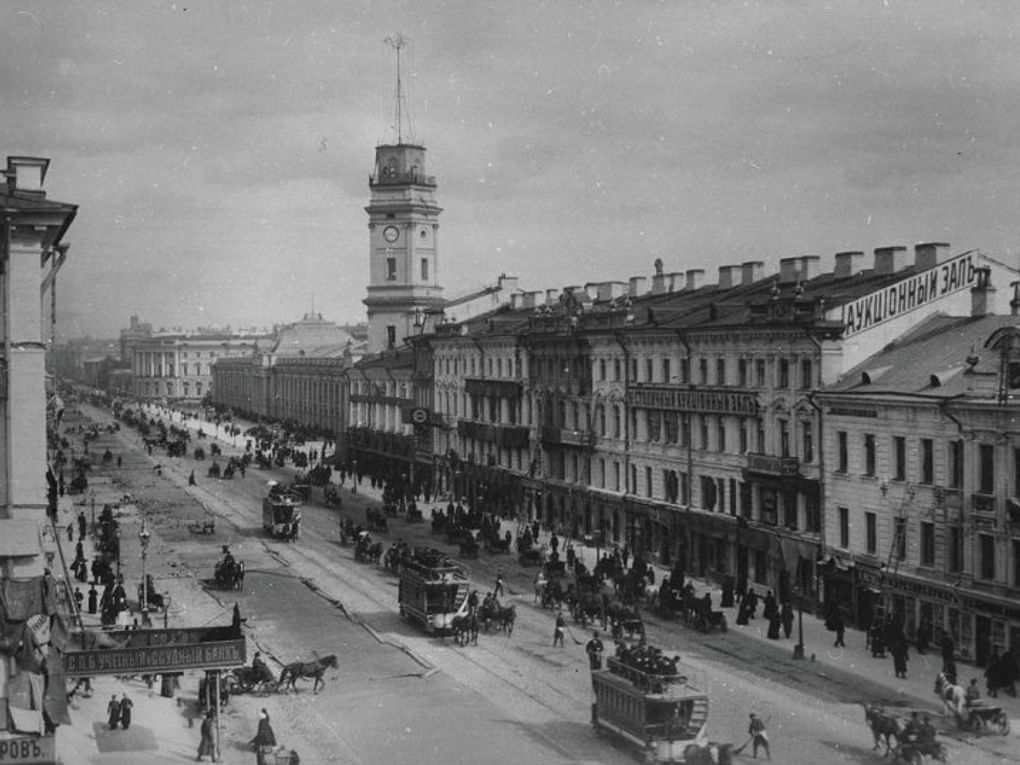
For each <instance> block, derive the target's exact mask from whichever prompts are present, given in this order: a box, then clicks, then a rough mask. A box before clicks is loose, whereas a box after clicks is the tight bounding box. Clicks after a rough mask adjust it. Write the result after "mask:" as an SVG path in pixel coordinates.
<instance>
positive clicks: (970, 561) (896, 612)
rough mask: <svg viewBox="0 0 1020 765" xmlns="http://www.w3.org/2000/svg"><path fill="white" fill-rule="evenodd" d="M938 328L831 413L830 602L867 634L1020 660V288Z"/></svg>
mask: <svg viewBox="0 0 1020 765" xmlns="http://www.w3.org/2000/svg"><path fill="white" fill-rule="evenodd" d="M992 288H993V285H992V284H991V283H990V282H989V281H988V275H987V272H984V271H982V272H980V278H979V280H978V282H977V283H976V284H975V286H974V287H973V288H972V289H971V290H970V292H971V296H972V299H973V306H972V311H971V313H970V314H969V315H963V316H944V315H939V316H932V317H930V318H928V319H927V320H926V321H925V322H922V323H921V324H919V325H918V326H917V327H915V328H914V329H913V331H911V332H910V333H908V334H906V335H905V336H904V337H902V338H901V339H900V340H898V341H896V342H894V343H892V344H890V345H889V346H888V347H886V348H885V349H883V350H882V351H881V352H879V353H877V354H875V355H873V356H871V357H869V358H868V359H866V360H864V361H862V362H861V363H860V364H858V365H857V366H856V367H855V368H854V369H852V370H850V371H849V373H848V374H847V375H846V376H845V377H844V378H843V379H842V380H841V381H840V382H838V383H837V384H835V385H833V386H831V387H829V388H828V389H826V390H823V391H821V392H820V393H819V394H818V397H817V400H818V402H819V405H820V406H821V407H822V409H823V413H824V414H823V416H824V422H825V433H824V450H825V454H826V461H825V475H824V480H825V486H826V507H825V515H826V519H825V529H826V533H825V537H826V538H825V546H826V550H827V557H826V560H825V565H824V566H823V568H822V576H823V582H824V600H825V601H826V602H827V603H829V604H837V605H838V606H839V607H840V608H841V610H842V611H843V612H844V618H845V619H846V620H847V621H848V622H852V623H856V624H858V625H859V626H862V627H867V626H869V625H870V624H871V622H872V620H874V619H881V618H882V617H884V616H885V615H888V616H890V617H891V618H893V619H898V620H900V621H902V623H903V625H904V628H905V631H906V632H907V634H908V635H909V636H913V635H914V633H915V631H916V628H917V626H918V625H919V624H921V623H926V624H927V625H928V626H929V627H930V628H931V629H932V630H933V634H934V635H935V636H937V635H938V634H939V632H940V630H942V629H945V630H947V631H948V632H949V634H950V636H951V637H952V638H953V641H954V643H955V645H956V649H957V652H958V654H959V655H960V656H962V657H964V658H965V659H969V660H973V661H975V662H976V663H977V664H978V666H984V665H985V663H986V661H987V659H988V657H989V655H990V652H991V650H992V649H993V648H996V649H998V650H999V651H1000V652H1001V651H1003V650H1005V649H1006V648H1008V647H1011V646H1012V647H1013V648H1015V649H1017V650H1020V606H1018V604H1020V316H1018V312H1020V293H1018V292H1017V291H1016V290H1017V289H1018V288H1020V283H1016V282H1014V284H1013V288H1014V294H1013V299H1012V311H1011V312H1010V313H1007V314H1006V315H993V314H990V313H989V308H990V307H991V300H990V292H991V290H992Z"/></svg>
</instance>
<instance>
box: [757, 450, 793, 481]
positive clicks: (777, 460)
mask: <svg viewBox="0 0 1020 765" xmlns="http://www.w3.org/2000/svg"><path fill="white" fill-rule="evenodd" d="M745 469H746V470H747V472H748V473H752V474H754V475H759V476H768V477H770V478H796V477H797V476H799V475H800V460H798V459H797V458H796V457H773V456H772V455H769V454H748V455H747V466H746V468H745Z"/></svg>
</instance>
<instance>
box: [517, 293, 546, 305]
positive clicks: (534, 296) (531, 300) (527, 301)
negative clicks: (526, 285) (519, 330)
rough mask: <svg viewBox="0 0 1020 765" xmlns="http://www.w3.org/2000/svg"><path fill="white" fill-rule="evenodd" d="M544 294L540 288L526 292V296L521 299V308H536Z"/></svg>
mask: <svg viewBox="0 0 1020 765" xmlns="http://www.w3.org/2000/svg"><path fill="white" fill-rule="evenodd" d="M541 294H542V292H541V291H540V290H535V291H533V292H525V293H524V298H523V299H522V300H521V308H534V307H535V306H536V305H538V298H539V296H540V295H541Z"/></svg>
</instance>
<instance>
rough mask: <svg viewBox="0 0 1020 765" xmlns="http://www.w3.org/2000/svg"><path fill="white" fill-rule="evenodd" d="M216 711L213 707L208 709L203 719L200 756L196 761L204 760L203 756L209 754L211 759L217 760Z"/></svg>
mask: <svg viewBox="0 0 1020 765" xmlns="http://www.w3.org/2000/svg"><path fill="white" fill-rule="evenodd" d="M214 715H215V712H214V711H213V710H212V709H208V710H206V713H205V718H204V719H203V720H202V740H201V741H200V742H199V743H198V756H197V757H195V761H196V762H202V758H203V757H205V756H206V755H209V759H210V760H213V761H215V760H216V739H215V738H214V736H215V729H216V721H215V718H214Z"/></svg>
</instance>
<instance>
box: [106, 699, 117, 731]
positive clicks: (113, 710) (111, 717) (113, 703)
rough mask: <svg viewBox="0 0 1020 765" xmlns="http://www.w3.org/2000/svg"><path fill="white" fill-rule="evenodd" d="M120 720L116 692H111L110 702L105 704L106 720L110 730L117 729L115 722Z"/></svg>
mask: <svg viewBox="0 0 1020 765" xmlns="http://www.w3.org/2000/svg"><path fill="white" fill-rule="evenodd" d="M119 721H120V702H119V701H118V700H117V694H116V693H115V694H113V695H112V696H111V697H110V703H109V704H107V705H106V722H107V724H108V725H109V726H110V730H117V723H118V722H119Z"/></svg>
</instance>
